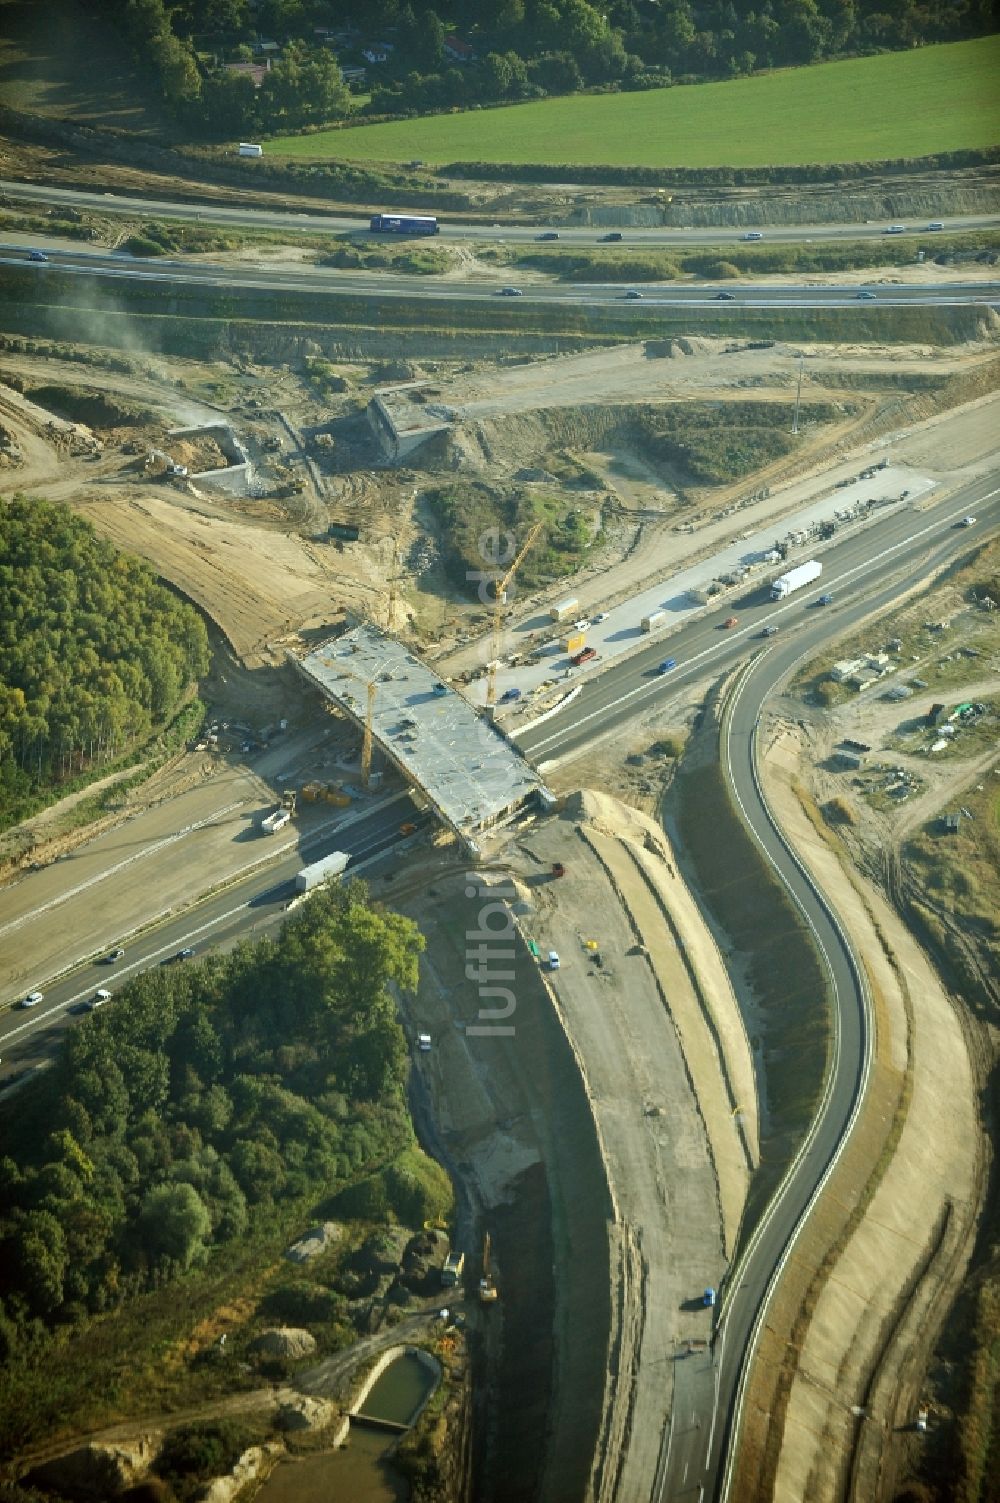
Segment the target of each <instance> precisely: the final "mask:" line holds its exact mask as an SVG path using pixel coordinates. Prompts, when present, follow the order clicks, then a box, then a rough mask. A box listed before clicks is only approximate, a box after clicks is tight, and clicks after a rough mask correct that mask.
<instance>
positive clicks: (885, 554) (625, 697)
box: [511, 486, 1000, 755]
mask: <svg viewBox="0 0 1000 1503" xmlns="http://www.w3.org/2000/svg"><path fill="white" fill-rule="evenodd" d="M997 495H1000V486H998V487H996V489H994V490H992V491H989V492H988V494H987V495H985V496H980V497H979V498H978V499H977V500H976V501H975V502H966V504H965V506H964V507H962V508H961V509H960V510H959V511H955V512H951V513H950V514H949V515H948V516H946V517H945V516H941V517H937V518H936V519H935V520H934V522H932V523H931V524H930V525H929V526H927V527H923V528H921V529H920V531H919V532H911V533H909V534H908V535H907V536H906V537H905V538H903V539H902V540H901V541H900V542H898V543H893V544H892V545H891V547H889V548H884V549H883V550H882V552H881V553H876V554H875V555H874V556H873V557H872V558H868V559H865V561H864V562H863V563H861V564H856V565H855V566H854V567H853V568H851V569H846V570H845V571H844V573H843V574H838V575H837V576H836V577H835V578H831V579H830V580H829V581H828V583H830V584H837V585H840V584H844V583H845V582H846V581H847V580H850V579H853V578H854V576H855V575H856V574H864V573H866V572H867V571H868V570H870V569H872V568H874V566H875V565H876V564H877V563H880V562H881V561H882V559H884V558H889V557H890V556H891V555H892V554H893V553H898V552H899V550H900V549H901V548H906V547H909V545H910V544H911V543H915V542H917V541H918V540H919V539H920V538H922V537H926V535H927V534H928V533H931V532H939V531H940V530H941V528H942V527H945V526H947V525H948V523H949V522H954V521H956V520H958V519H959V518H960V517H963V516H966V515H967V507H968V506H969V505H976V506H983V505H984V504H985V503H986V502H987V501H991V500H992V499H993V497H994V496H997ZM665 583H669V581H667V582H665ZM802 599H803V596H802V595H798V596H797V597H796V598H795V599H794V600H792V601H790V602H789V604H788V605H787V606H785V607H783V609H782V610H780V611H772V612H771V614H770V615H769V616H767V617H763V618H760V620H758V621H755V622H754V625H753V627H752V628H751V627H749V626H748V627H744V628H743V629H742V630H740V631H737V632H733V633H732V634H729V635H727V636H726V639H725V641H724V642H723V641H720V642H717V643H714V644H713V645H712V646H711V647H706V648H705V650H704V652H699V653H696V654H695V656H694V657H693V658H687V659H686V660H685V661H684V662H683V663H679V664H678V665H677V666H678V668H679V670H680V672H681V673H684V672H686V670H687V669H688V668H689V667H692V666H693V665H694V664H696V663H700V662H701V661H702V659H703V658H708V657H711V656H712V655H713V654H716V653H721V652H724V651H725V649H726V647H728V646H730V645H731V644H732V642H733V641H734V640H739V639H740V638H741V637H745V636H747V635H748V634H749V633H750V632H751V630H753V631H755V632H756V631H757V630H758V629H759V626H760V621H765V622H767V621H770V620H772V619H773V617H775V616H780V615H783V614H784V613H785V612H786V611H790V610H793V609H795V608H796V607H798V606H799V605H800V604H801V602H802ZM609 671H610V670H609ZM670 677H671V675H670V674H663V675H662V678H667V679H669V678H670ZM594 682H595V683H596V682H597V680H596V679H595V680H594ZM581 687H582V685H581ZM662 687H663V684H662V681H661V678H660V677H659V676H658V677H657V678H656V680H655V682H652V683H645V684H637V685H636V687H635V688H634V689H629V691H628V692H627V693H626V694H622V695H621V696H620V697H619V698H618V699H612V700H610V701H609V702H608V703H607V704H606V705H603V706H602V707H601V709H599V710H594V711H593V712H592V713H591V714H590V715H584V716H583V718H582V719H580V720H574V721H573V723H572V725H571V726H567V727H566V728H565V729H564V730H563V731H560V732H557V733H556V735H554V736H546V738H545V739H544V740H543V741H540V742H539V743H538V745H537V746H535V747H534V748H533V751H532V755H537V753H538V752H540V751H541V750H542V748H543V747H546V746H548V745H550V744H551V742H553V741H560V740H561V739H562V738H563V736H565V735H566V734H567V732H568V731H569V730H578V729H579V728H580V727H581V726H584V725H586V724H587V723H588V721H591V720H599V719H601V718H603V717H604V716H606V715H607V714H608V713H609V712H610V711H611V710H614V709H617V708H618V706H619V705H623V704H627V703H628V701H629V700H630V699H634V698H635V696H636V695H637V694H649V693H651V692H652V691H654V690H656V689H659V688H662ZM521 734H522V732H521V731H512V732H511V736H512V737H514V738H516V737H517V736H519V735H521Z"/></svg>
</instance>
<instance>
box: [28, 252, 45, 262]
mask: <svg viewBox="0 0 1000 1503" xmlns="http://www.w3.org/2000/svg"><path fill="white" fill-rule="evenodd" d="M48 259H49V258H48V256H47V255H46V254H45V252H44V251H29V252H28V260H29V261H47V260H48Z"/></svg>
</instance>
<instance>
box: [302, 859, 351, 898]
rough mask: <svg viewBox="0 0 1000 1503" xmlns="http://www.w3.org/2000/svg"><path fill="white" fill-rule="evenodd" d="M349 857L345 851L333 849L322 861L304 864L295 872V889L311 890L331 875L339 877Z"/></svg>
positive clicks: (319, 885)
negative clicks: (310, 864)
mask: <svg viewBox="0 0 1000 1503" xmlns="http://www.w3.org/2000/svg"><path fill="white" fill-rule="evenodd" d="M350 859H351V858H350V856H349V855H348V854H347V852H346V851H333V852H332V853H331V854H330V855H329V856H324V857H323V859H322V861H314V862H313V864H312V866H304V867H303V868H302V870H301V871H300V872H298V873H297V874H296V877H295V891H296V892H312V891H313V889H314V888H316V887H321V886H322V884H323V883H324V882H326V881H328V880H329V879H330V878H331V877H339V876H340V874H341V872H343V870H344V868H345V867H346V866H347V863H348V861H349V860H350Z"/></svg>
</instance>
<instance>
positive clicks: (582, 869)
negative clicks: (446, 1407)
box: [404, 793, 758, 1500]
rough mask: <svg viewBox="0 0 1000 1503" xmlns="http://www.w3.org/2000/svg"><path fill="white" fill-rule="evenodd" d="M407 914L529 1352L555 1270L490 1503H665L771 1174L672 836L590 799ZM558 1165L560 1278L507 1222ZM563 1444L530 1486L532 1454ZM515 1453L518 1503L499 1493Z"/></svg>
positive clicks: (442, 1102)
mask: <svg viewBox="0 0 1000 1503" xmlns="http://www.w3.org/2000/svg"><path fill="white" fill-rule="evenodd" d="M554 862H561V863H562V864H563V865H564V867H565V869H566V874H565V876H563V877H557V876H553V874H552V867H553V863H554ZM404 906H405V908H406V909H407V911H409V912H411V913H412V914H413V916H414V917H415V918H416V919H417V920H418V922H419V923H420V925H421V927H422V929H423V930H424V932H425V933H426V934H427V938H428V953H427V957H426V958H425V961H424V963H423V966H422V981H421V989H420V995H419V998H418V1003H417V1013H418V1016H419V1026H421V1027H425V1028H428V1029H429V1030H430V1031H431V1033H432V1035H433V1037H434V1040H435V1047H434V1050H433V1052H432V1053H431V1054H430V1055H426V1056H421V1057H420V1061H419V1064H420V1068H421V1069H422V1070H426V1072H427V1083H428V1086H429V1088H430V1095H431V1097H432V1099H433V1101H434V1103H435V1106H434V1113H435V1117H436V1120H437V1123H438V1128H439V1131H440V1133H441V1137H442V1144H443V1148H444V1152H445V1156H446V1159H447V1160H448V1161H450V1162H451V1164H452V1166H453V1167H454V1166H457V1167H458V1172H459V1175H460V1178H461V1179H462V1181H463V1183H464V1184H465V1185H466V1186H467V1188H468V1189H469V1192H470V1196H471V1200H472V1203H473V1204H474V1206H475V1207H477V1208H478V1210H479V1211H480V1212H481V1213H482V1214H483V1215H485V1218H486V1220H487V1222H488V1223H489V1224H490V1225H492V1226H493V1227H494V1248H495V1254H496V1264H497V1274H498V1280H499V1285H500V1290H501V1301H500V1304H499V1305H498V1306H497V1307H495V1308H493V1309H491V1310H490V1311H489V1312H488V1315H487V1316H486V1318H487V1319H488V1321H489V1322H490V1324H491V1328H492V1329H491V1338H492V1339H493V1340H494V1341H495V1342H499V1345H500V1347H501V1348H504V1349H506V1350H507V1352H508V1354H509V1352H510V1350H511V1348H512V1347H513V1348H514V1350H515V1351H516V1350H518V1349H520V1346H521V1344H522V1343H524V1342H528V1341H536V1342H544V1341H545V1337H544V1335H543V1334H542V1332H541V1331H540V1330H538V1329H537V1327H536V1328H535V1329H534V1330H531V1329H530V1326H531V1323H532V1320H534V1319H537V1318H539V1317H538V1313H537V1312H534V1311H533V1306H532V1296H533V1294H535V1293H537V1291H538V1289H539V1286H540V1285H541V1286H542V1287H544V1286H545V1285H547V1283H548V1282H549V1280H551V1279H552V1268H553V1266H554V1268H555V1271H556V1273H555V1279H554V1282H553V1284H552V1291H551V1297H552V1301H553V1307H554V1308H553V1310H546V1309H545V1306H544V1301H543V1304H542V1311H543V1313H542V1315H541V1319H542V1320H543V1321H544V1324H545V1325H546V1326H548V1324H549V1322H550V1321H551V1328H552V1334H553V1336H554V1345H553V1352H552V1358H551V1364H550V1367H549V1370H548V1372H546V1373H544V1374H543V1373H539V1374H537V1375H536V1376H537V1383H536V1389H537V1391H528V1390H529V1389H530V1388H531V1384H528V1383H526V1382H525V1373H524V1369H523V1368H522V1369H520V1371H519V1375H518V1376H517V1378H516V1383H517V1386H518V1390H519V1391H518V1392H517V1393H516V1394H515V1393H504V1392H503V1389H504V1381H505V1380H504V1372H505V1365H504V1359H503V1354H502V1351H501V1353H500V1355H498V1358H497V1363H498V1369H497V1370H498V1373H499V1377H498V1378H497V1380H496V1381H497V1383H498V1385H499V1388H500V1390H501V1391H500V1393H499V1395H498V1396H497V1400H496V1406H495V1407H496V1408H497V1410H498V1412H499V1413H501V1414H502V1415H503V1417H502V1418H499V1419H497V1420H496V1422H495V1428H494V1431H493V1433H492V1438H491V1442H490V1444H491V1445H493V1446H494V1447H496V1448H497V1449H496V1452H495V1454H496V1456H499V1455H500V1454H501V1449H502V1454H503V1455H504V1457H505V1458H507V1459H506V1460H505V1461H504V1464H503V1467H496V1466H493V1467H491V1466H489V1465H488V1464H487V1465H486V1466H485V1467H484V1485H485V1489H486V1490H485V1491H482V1490H481V1491H479V1492H478V1493H477V1496H479V1497H482V1498H483V1499H484V1500H485V1499H487V1498H489V1499H496V1500H501V1499H502V1500H506V1499H508V1498H511V1499H513V1498H515V1497H524V1496H534V1495H537V1496H539V1497H542V1498H552V1499H555V1498H564V1497H567V1496H578V1497H581V1498H583V1497H590V1498H595V1499H596V1498H600V1499H611V1498H612V1497H619V1498H633V1497H643V1496H648V1495H649V1493H650V1491H651V1490H652V1488H653V1485H654V1478H655V1475H656V1468H657V1464H658V1461H659V1456H660V1449H661V1442H662V1439H663V1436H664V1434H665V1427H666V1424H667V1421H668V1417H669V1414H670V1407H671V1396H672V1387H673V1380H672V1365H673V1362H674V1360H675V1358H676V1356H677V1355H678V1353H680V1352H683V1351H685V1350H686V1349H687V1346H686V1344H687V1342H688V1341H690V1340H694V1341H699V1340H703V1339H705V1338H706V1337H707V1336H708V1334H709V1330H710V1315H709V1312H708V1311H706V1310H704V1309H702V1308H701V1300H700V1295H701V1292H702V1290H703V1289H704V1288H705V1286H706V1284H717V1283H718V1282H719V1280H720V1278H721V1277H722V1274H723V1272H724V1271H725V1268H726V1266H727V1262H728V1256H729V1254H730V1252H731V1250H732V1247H733V1245H734V1242H735V1239H736V1236H737V1233H738V1230H739V1226H740V1220H741V1217H742V1213H743V1206H744V1202H745V1199H746V1193H747V1186H748V1183H749V1175H750V1172H751V1169H752V1168H753V1166H754V1165H755V1164H756V1162H757V1154H758V1147H757V1114H756V1107H755V1102H756V1089H755V1081H754V1071H753V1063H752V1057H751V1052H750V1046H749V1042H748V1039H747V1036H746V1034H745V1032H744V1028H743V1023H742V1018H741V1016H740V1013H739V1009H738V1006H737V1004H736V1000H735V997H734V994H733V991H732V988H731V986H730V983H729V979H728V976H727V973H726V970H725V966H724V965H723V962H722V959H721V957H720V955H719V953H718V951H717V949H716V947H715V944H714V942H713V940H712V939H711V937H710V935H709V932H708V930H707V928H706V927H705V925H704V923H703V921H702V919H701V917H700V914H699V913H698V910H697V909H696V907H695V905H694V903H693V901H692V899H691V897H690V895H689V893H688V892H687V890H686V888H685V886H684V884H683V882H682V881H681V879H680V877H679V875H678V873H677V869H676V866H675V864H674V861H673V857H672V853H671V851H670V847H669V845H668V843H667V841H666V838H665V837H664V835H663V832H662V831H661V830H660V829H659V828H658V827H657V825H656V824H655V823H654V822H653V821H652V820H651V819H649V818H647V817H646V816H645V815H642V814H639V813H638V812H636V811H635V810H632V809H629V808H628V807H627V806H625V805H623V804H619V803H618V802H616V801H615V800H614V799H611V798H608V797H607V796H604V795H598V794H593V793H583V794H578V795H575V796H572V797H571V798H569V799H568V800H567V803H566V808H565V812H564V814H563V815H562V817H561V818H558V819H555V820H549V821H546V822H545V823H542V824H538V825H536V826H534V827H529V828H528V829H527V830H526V831H523V832H522V833H521V834H520V835H519V836H517V837H516V838H514V839H512V840H511V841H510V842H509V843H508V844H507V846H506V848H505V849H504V850H503V852H502V853H501V854H500V857H499V861H498V864H497V865H491V867H490V868H489V869H488V870H486V871H482V872H479V873H477V874H476V875H475V876H474V877H467V878H461V879H453V880H450V881H442V882H440V883H438V884H437V885H436V886H435V888H432V889H431V890H430V893H429V895H428V896H427V897H426V898H421V900H419V902H417V901H414V902H413V903H410V904H406V905H404ZM515 914H516V922H515V917H514V915H515ZM595 915H600V919H599V921H597V922H595ZM527 941H531V942H532V943H534V944H535V945H536V946H537V949H538V950H539V952H540V955H541V956H542V957H543V963H542V964H540V963H539V962H538V961H536V959H535V958H534V957H533V955H532V954H531V952H530V949H529V948H528V945H527ZM592 947H593V948H592ZM511 949H512V950H513V969H512V966H511V962H510V961H509V960H507V959H505V958H504V957H505V956H507V955H509V954H510V953H511ZM551 950H556V951H557V952H558V954H559V956H560V966H559V969H558V970H554V969H550V968H549V967H548V965H547V964H545V963H544V957H545V956H546V955H548V953H549V951H551ZM491 955H492V959H491ZM595 956H596V957H597V958H596V959H595ZM491 971H492V972H493V975H492V977H491V975H490V972H491ZM504 977H506V981H504V979H503V978H504ZM495 982H503V984H494V983H495ZM477 983H478V984H477ZM737 1104H739V1105H740V1106H741V1107H742V1108H743V1111H742V1112H735V1111H734V1108H735V1107H736V1106H737ZM539 1167H540V1168H541V1170H542V1171H543V1172H544V1177H545V1182H546V1185H547V1196H546V1204H547V1206H548V1218H547V1219H548V1223H549V1227H550V1236H551V1248H550V1253H549V1254H542V1257H543V1259H544V1258H545V1257H547V1259H548V1266H547V1268H546V1267H543V1266H540V1265H539V1264H533V1262H532V1261H531V1254H530V1251H529V1248H528V1244H529V1243H530V1241H531V1238H530V1236H529V1234H528V1232H527V1230H526V1229H524V1228H521V1229H517V1228H515V1229H514V1230H511V1229H510V1226H509V1221H507V1222H505V1220H504V1218H503V1216H502V1207H503V1205H504V1203H508V1202H509V1203H513V1204H514V1206H515V1207H516V1206H517V1204H518V1203H519V1199H518V1198H519V1195H520V1194H521V1186H522V1185H523V1183H524V1181H525V1178H526V1177H527V1176H529V1175H530V1173H531V1172H532V1171H535V1170H537V1169H538V1168H539ZM602 1184H603V1186H604V1194H603V1196H602V1195H601V1194H600V1193H599V1188H598V1187H599V1186H600V1185H602ZM505 1228H506V1229H505ZM498 1326H500V1327H501V1328H502V1336H498V1335H497V1332H496V1328H497V1327H498ZM545 1387H548V1388H549V1390H550V1396H549V1398H548V1403H547V1405H546V1403H545V1397H546V1396H545V1394H544V1392H542V1391H541V1390H542V1389H543V1388H545ZM539 1405H542V1407H543V1409H544V1408H547V1411H548V1418H547V1424H546V1426H545V1428H544V1430H543V1431H542V1432H540V1433H537V1434H536V1433H533V1432H532V1430H531V1425H532V1416H533V1415H534V1414H535V1411H536V1410H537V1408H538V1406H539ZM491 1407H492V1406H491ZM546 1432H547V1434H548V1443H547V1445H546V1446H545V1448H544V1457H543V1458H542V1454H541V1452H539V1457H538V1473H537V1475H536V1476H535V1477H534V1478H529V1477H528V1476H527V1475H526V1473H525V1472H524V1469H525V1468H526V1467H527V1462H526V1461H525V1460H524V1456H523V1453H524V1449H525V1448H526V1447H528V1448H529V1449H530V1447H531V1446H537V1444H538V1442H539V1440H540V1439H542V1438H543V1437H544V1433H546ZM595 1443H597V1451H596V1454H595ZM511 1455H521V1456H522V1460H521V1461H520V1462H519V1463H518V1464H517V1466H519V1467H520V1468H521V1471H520V1472H517V1466H516V1467H515V1471H516V1472H517V1475H518V1477H519V1478H520V1481H519V1483H518V1484H517V1485H518V1486H521V1487H522V1489H523V1490H521V1491H520V1492H518V1491H516V1490H515V1482H514V1480H513V1479H510V1480H509V1481H508V1483H506V1484H505V1483H504V1482H503V1481H501V1480H500V1473H501V1472H506V1471H507V1470H508V1469H509V1465H510V1463H509V1458H510V1457H511ZM522 1473H524V1474H522ZM574 1478H575V1479H577V1483H576V1485H575V1488H574V1487H571V1486H569V1483H570V1480H571V1479H574ZM536 1490H537V1494H536Z"/></svg>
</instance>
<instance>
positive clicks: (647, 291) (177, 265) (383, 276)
mask: <svg viewBox="0 0 1000 1503" xmlns="http://www.w3.org/2000/svg"><path fill="white" fill-rule="evenodd" d="M33 243H34V244H36V245H44V244H45V243H46V242H45V241H44V240H39V239H38V238H37V237H36V238H35V240H34V242H33ZM46 255H47V256H48V258H49V259H48V262H47V263H34V262H29V261H28V260H27V258H26V252H25V247H24V245H23V244H15V243H13V242H12V241H11V240H7V241H6V242H4V243H0V265H3V266H9V267H11V268H17V269H20V270H22V271H23V273H24V275H25V278H26V279H27V278H29V277H45V276H48V275H50V274H51V272H52V271H53V270H55V269H58V270H59V271H60V272H62V273H64V274H68V275H70V276H78V277H96V278H101V279H102V280H111V281H130V282H139V283H143V282H145V283H149V284H155V285H159V286H170V285H173V284H177V283H184V284H185V285H188V286H204V287H207V288H222V289H225V290H227V291H228V290H231V289H232V288H234V287H240V288H246V289H247V290H248V291H258V292H298V293H312V294H315V293H323V294H326V295H327V296H331V295H333V296H337V297H363V298H376V297H377V298H404V299H407V300H412V298H413V297H414V295H415V294H418V295H419V297H420V298H421V300H430V301H445V302H456V301H462V302H465V301H468V300H469V299H470V298H471V299H480V298H489V299H490V300H493V299H494V298H502V292H499V291H498V289H497V286H496V283H495V282H479V281H474V280H470V281H461V282H449V281H445V280H443V279H441V278H427V277H424V278H421V279H420V281H419V287H417V286H416V285H415V279H414V277H412V276H397V275H393V274H392V273H390V272H357V271H338V270H334V269H330V268H324V267H316V266H310V267H301V266H299V267H264V266H252V265H251V266H248V265H247V264H246V263H243V262H227V263H226V264H225V265H219V264H215V263H209V262H198V261H183V262H181V261H171V260H169V259H168V258H163V259H158V260H157V261H155V262H154V263H150V262H147V261H136V260H135V259H133V257H131V256H128V255H118V254H115V253H110V254H109V253H108V252H106V251H89V250H77V249H75V248H74V249H72V250H67V249H65V248H63V247H57V246H55V245H52V244H49V245H48V246H47V249H46ZM873 275H875V274H874V273H873ZM722 293H724V294H725V300H724V301H721V300H720V295H721V294H722ZM532 302H534V303H540V302H544V303H559V304H570V305H581V304H582V305H586V306H588V307H600V306H602V305H608V304H611V305H615V306H622V307H623V308H624V307H627V308H628V310H629V312H630V313H631V314H633V315H635V316H636V317H642V316H643V315H648V314H650V313H654V312H655V311H656V309H657V308H663V307H665V306H670V307H675V306H683V307H688V308H692V309H695V308H715V309H716V310H717V311H718V312H719V313H720V314H724V312H725V310H727V309H738V308H747V307H750V308H775V307H785V308H788V307H791V308H835V307H850V308H856V309H858V310H859V311H863V310H865V309H867V310H869V312H871V311H872V310H873V307H874V308H881V307H886V306H888V307H912V306H915V305H921V306H926V305H931V306H936V307H955V306H961V305H963V304H970V303H971V304H977V303H979V304H984V305H992V304H995V303H998V302H1000V283H997V282H987V281H983V282H948V283H941V282H927V283H916V282H911V283H905V284H904V283H899V284H896V285H890V284H884V285H879V286H878V290H877V293H875V294H874V304H873V302H872V301H871V300H869V301H863V300H859V293H858V290H857V288H856V287H853V286H847V285H845V286H817V285H813V284H809V283H782V284H780V285H779V284H770V283H764V282H729V283H726V284H725V286H724V287H716V286H715V285H714V284H711V283H697V284H695V283H677V284H674V283H652V284H644V287H643V292H642V298H641V300H640V301H634V300H631V301H630V300H629V299H628V296H627V289H624V288H623V287H622V285H621V283H602V282H586V283H575V284H570V285H567V284H564V283H560V282H556V281H548V280H546V281H545V282H536V283H533V284H529V283H527V282H526V283H525V284H524V285H523V287H521V288H520V289H519V293H518V298H517V300H516V301H513V300H512V301H511V302H510V304H509V305H508V306H509V307H510V308H511V309H512V310H513V309H517V308H520V307H523V306H524V305H525V304H530V303H532Z"/></svg>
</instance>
